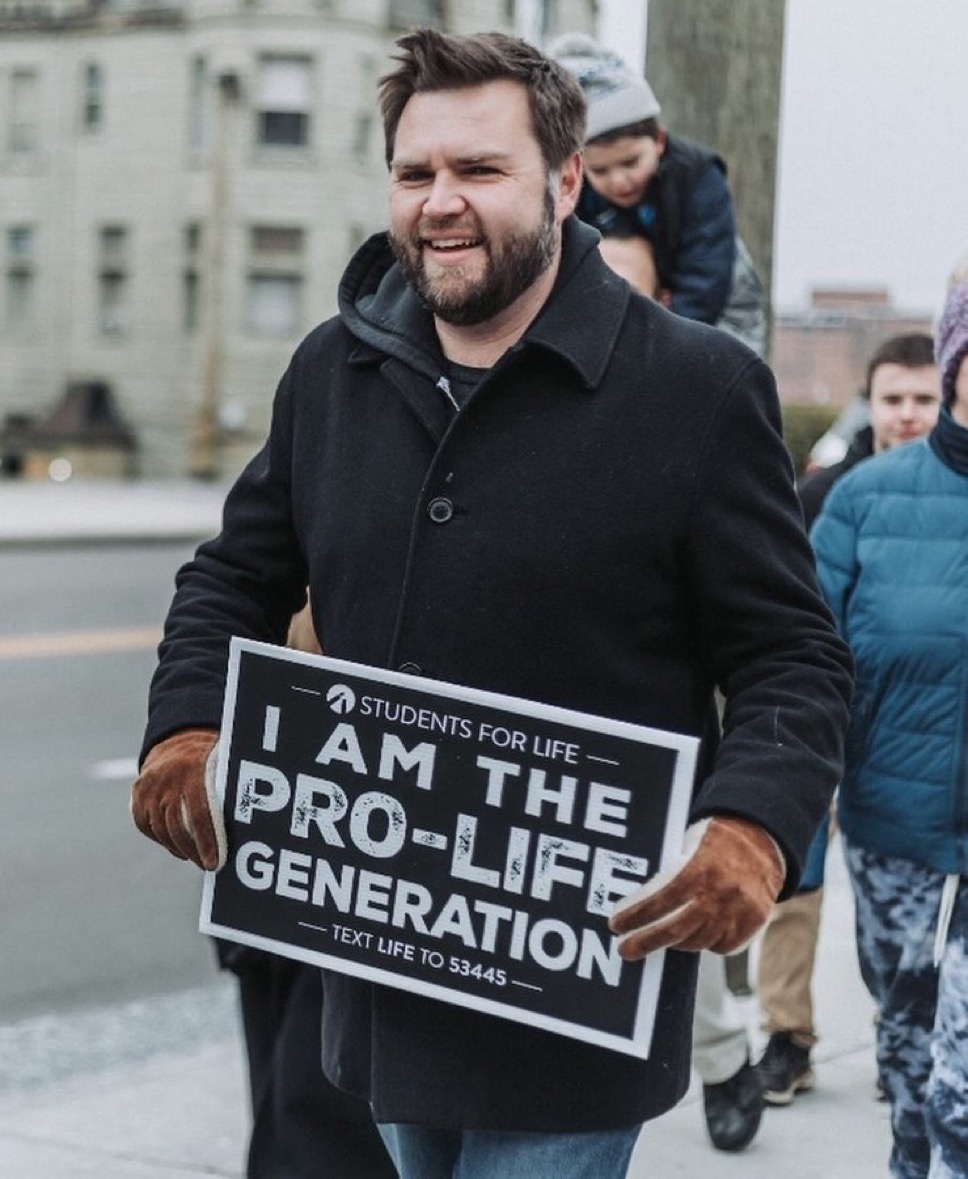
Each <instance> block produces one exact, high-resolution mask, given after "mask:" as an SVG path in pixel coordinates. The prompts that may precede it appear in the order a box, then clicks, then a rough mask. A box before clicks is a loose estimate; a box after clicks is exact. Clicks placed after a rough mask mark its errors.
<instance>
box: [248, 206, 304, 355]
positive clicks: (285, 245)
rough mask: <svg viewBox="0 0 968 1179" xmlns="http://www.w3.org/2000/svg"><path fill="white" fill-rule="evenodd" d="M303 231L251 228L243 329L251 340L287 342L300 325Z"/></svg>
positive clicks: (260, 226)
mask: <svg viewBox="0 0 968 1179" xmlns="http://www.w3.org/2000/svg"><path fill="white" fill-rule="evenodd" d="M303 238H304V235H303V231H302V230H301V229H295V228H291V227H284V226H268V225H259V226H254V227H253V229H252V231H251V237H250V243H249V258H250V262H249V276H248V283H247V289H246V329H247V330H248V331H249V332H250V333H251V334H252V335H254V336H261V337H264V338H271V339H289V338H291V337H292V336H294V335H295V334H297V333H298V332H299V330H300V326H301V324H302V290H303V265H304V260H303Z"/></svg>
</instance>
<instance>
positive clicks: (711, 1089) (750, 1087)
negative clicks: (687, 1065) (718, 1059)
mask: <svg viewBox="0 0 968 1179" xmlns="http://www.w3.org/2000/svg"><path fill="white" fill-rule="evenodd" d="M702 1106H703V1112H704V1113H705V1115H706V1129H707V1130H708V1131H709V1137H710V1140H711V1141H712V1144H713V1146H715V1147H716V1149H717V1150H742V1149H743V1148H744V1147H746V1146H749V1144H750V1143H751V1142H752V1141H753V1139H754V1138H755V1137H756V1131H757V1130H758V1129H759V1127H760V1118H761V1117H762V1116H763V1090H762V1088H761V1087H760V1082H759V1080H758V1078H757V1076H756V1073H755V1071H754V1070H753V1067H752V1065H751V1064H750V1062H749V1061H747V1062H746V1064H744V1065H743V1067H742V1068H741V1069H740V1070H739V1072H738V1073H734V1074H733V1075H732V1076H731V1077H729V1078H728V1079H727V1080H725V1081H722V1082H721V1083H720V1084H718V1085H703V1087H702Z"/></svg>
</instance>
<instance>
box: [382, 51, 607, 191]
mask: <svg viewBox="0 0 968 1179" xmlns="http://www.w3.org/2000/svg"><path fill="white" fill-rule="evenodd" d="M397 47H398V48H399V49H400V52H399V53H397V54H395V55H394V58H393V60H394V61H396V62H398V63H399V65H398V66H397V68H396V69H395V70H394V71H393V72H392V73H389V74H385V75H384V76H383V77H382V78H381V79H380V82H379V98H380V113H381V115H382V116H383V135H384V139H385V142H386V161H387V166H388V167H389V165H390V162H391V161H392V159H393V150H394V143H395V141H396V134H397V125H398V124H399V122H400V116H401V115H402V114H403V108H404V107H405V106H406V105H407V103H408V102H409V101H410V99H411V98H412V97H413V95H415V94H425V93H432V92H434V91H439V90H461V89H463V88H465V87H467V86H481V85H483V84H484V83H486V82H498V81H510V82H520V83H521V85H522V86H524V88H525V90H526V91H527V95H528V105H529V107H530V109H531V125H532V129H533V130H534V135H535V139H537V141H538V146H539V147H540V149H541V155H542V157H543V158H544V161H545V163H546V164H547V166H548V169H549V171H554V170H555V169H557V168H560V167H561V166H562V164H564V162H565V161H566V160H567V159H568V158H569V156H571V155H574V153H575V152H577V151H581V148H582V143H583V141H584V136H585V96H584V94H583V93H582V90H581V87H580V86H579V85H578V82H577V81H576V80H575V78H574V76H573V75H572V74H571V73H570V72H569V71H568V70H567V69H565V67H564V66H562V65H560V64H559V63H558V62H557V61H554V60H553V59H552V58H550V57H546V56H545V55H544V54H543V53H541V51H540V50H538V49H535V47H534V46H533V45H529V44H528V42H527V41H522V40H521V39H520V38H519V37H510V36H508V35H507V34H506V33H474V34H470V35H467V36H454V35H448V34H445V33H438V32H437V31H436V30H435V29H416V30H415V31H414V32H412V33H408V34H407V35H406V36H404V37H401V38H400V39H399V40H398V41H397Z"/></svg>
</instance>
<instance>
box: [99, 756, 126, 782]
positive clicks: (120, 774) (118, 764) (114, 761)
mask: <svg viewBox="0 0 968 1179" xmlns="http://www.w3.org/2000/svg"><path fill="white" fill-rule="evenodd" d="M90 776H91V777H92V778H94V779H96V780H97V781H100V782H113V781H115V780H117V779H124V780H125V781H127V782H133V781H134V780H135V778H137V776H138V759H137V758H136V757H112V758H108V760H107V761H98V762H95V763H94V765H93V766H91V773H90Z"/></svg>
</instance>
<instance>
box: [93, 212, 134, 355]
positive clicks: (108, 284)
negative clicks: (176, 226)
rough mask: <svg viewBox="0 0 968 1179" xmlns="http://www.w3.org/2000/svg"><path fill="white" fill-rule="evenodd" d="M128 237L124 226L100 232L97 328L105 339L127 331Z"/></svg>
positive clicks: (110, 227)
mask: <svg viewBox="0 0 968 1179" xmlns="http://www.w3.org/2000/svg"><path fill="white" fill-rule="evenodd" d="M128 239H129V234H128V230H127V229H126V228H125V227H124V226H123V225H102V226H101V228H100V229H99V230H98V275H97V282H98V292H97V327H98V331H99V332H100V334H101V335H102V336H121V335H124V333H125V332H126V331H127V329H128V313H129V308H128V287H129V282H128V271H129V259H128V251H129V240H128Z"/></svg>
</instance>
